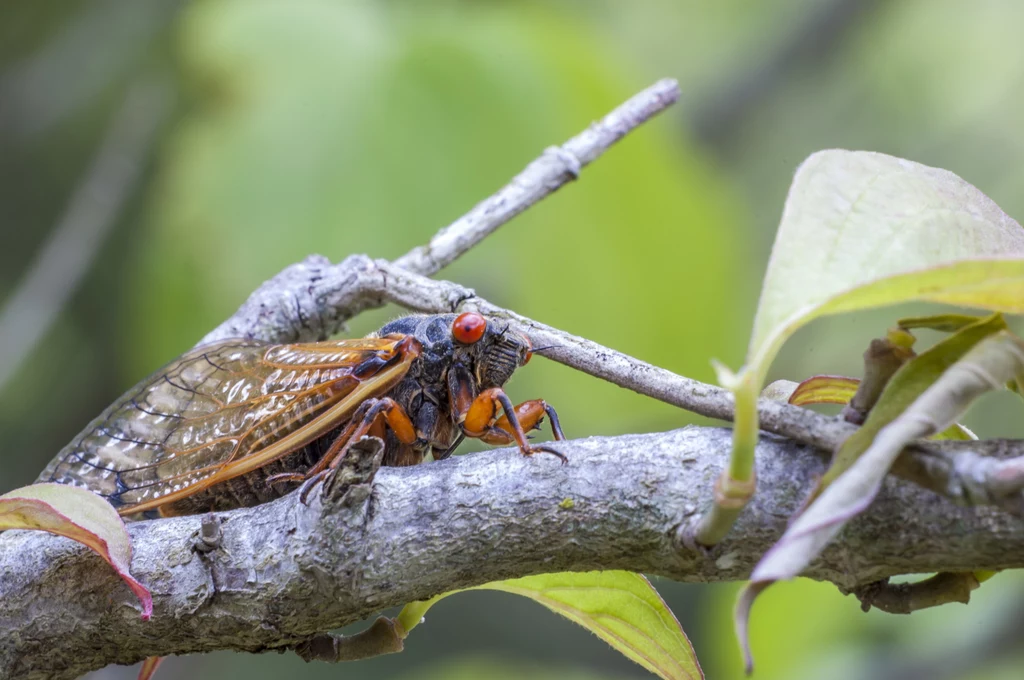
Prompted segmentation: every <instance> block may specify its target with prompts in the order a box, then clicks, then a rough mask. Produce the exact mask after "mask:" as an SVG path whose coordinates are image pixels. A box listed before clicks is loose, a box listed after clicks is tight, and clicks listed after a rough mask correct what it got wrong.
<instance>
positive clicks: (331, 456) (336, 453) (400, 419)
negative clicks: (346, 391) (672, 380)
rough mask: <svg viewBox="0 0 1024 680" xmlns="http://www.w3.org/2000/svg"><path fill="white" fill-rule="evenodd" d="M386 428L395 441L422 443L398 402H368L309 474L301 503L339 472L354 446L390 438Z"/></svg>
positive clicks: (385, 399)
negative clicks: (372, 438)
mask: <svg viewBox="0 0 1024 680" xmlns="http://www.w3.org/2000/svg"><path fill="white" fill-rule="evenodd" d="M385 425H387V427H388V428H389V429H390V430H391V431H392V432H394V433H395V437H396V438H397V439H398V441H400V442H401V443H403V444H414V443H416V441H417V440H418V437H417V436H416V427H415V426H414V425H413V424H412V420H411V419H410V418H409V415H408V414H407V413H406V412H405V409H404V408H402V407H401V405H399V403H398V402H397V401H395V400H394V399H392V398H391V397H381V398H380V399H367V400H366V401H365V402H363V403H362V404H360V406H359V408H358V409H356V412H355V413H353V414H352V419H351V420H350V421H349V424H348V425H347V426H346V427H345V429H344V430H342V431H341V434H339V435H338V436H337V438H336V439H335V440H334V443H333V444H331V448H329V449H327V452H326V453H325V454H324V455H323V457H322V458H320V460H318V461H317V463H316V465H314V466H313V467H311V468H310V469H309V470H308V471H307V472H306V474H305V475H304V477H305V481H304V482H303V484H302V487H300V491H299V500H301V501H302V502H303V503H305V502H306V497H307V496H308V495H309V491H310V489H312V488H313V487H314V486H315V485H316V483H317V482H319V481H321V480H322V479H323V478H324V477H325V476H327V475H329V474H330V473H332V472H333V471H334V470H335V469H337V467H338V465H340V464H341V461H342V460H343V459H344V458H345V454H346V453H348V449H349V447H350V446H351V445H352V444H353V443H355V442H357V441H359V440H360V439H362V438H363V436H365V435H368V434H370V435H373V436H376V437H380V438H383V437H384V435H385V434H386V430H385Z"/></svg>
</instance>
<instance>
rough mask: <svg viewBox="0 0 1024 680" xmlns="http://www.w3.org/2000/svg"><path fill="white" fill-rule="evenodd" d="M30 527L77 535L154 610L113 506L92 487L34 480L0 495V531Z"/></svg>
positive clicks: (149, 611)
mask: <svg viewBox="0 0 1024 680" xmlns="http://www.w3.org/2000/svg"><path fill="white" fill-rule="evenodd" d="M4 529H34V530H38V531H48V532H50V533H51V534H59V535H61V536H67V537H68V538H70V539H72V540H75V541H78V542H79V543H82V544H83V545H86V546H88V547H89V548H90V549H92V550H93V551H95V552H96V553H97V554H98V555H99V556H100V557H102V558H103V559H105V560H106V561H107V562H109V563H110V566H112V567H113V568H114V571H116V572H117V574H118V575H119V576H120V577H121V578H122V579H124V582H125V583H127V584H128V587H129V588H131V590H132V592H133V593H135V596H136V597H138V598H139V603H140V604H141V605H142V619H143V620H144V621H145V620H148V619H149V617H150V615H151V614H152V613H153V598H152V596H151V595H150V594H149V590H147V589H146V587H145V586H143V585H142V584H141V583H139V582H138V581H136V580H135V578H133V577H132V575H131V574H130V573H129V572H128V570H129V567H130V566H131V562H132V546H131V542H130V540H129V538H128V531H127V530H126V529H125V526H124V522H123V521H121V518H120V517H119V516H118V514H117V511H116V510H114V508H113V506H111V505H110V504H109V503H107V502H106V501H105V500H103V499H102V498H100V497H99V496H97V495H96V494H94V493H93V492H91V491H88V490H86V489H80V488H77V487H74V486H67V485H65V484H33V485H31V486H25V487H22V488H20V489H15V490H14V491H11V492H10V493H7V494H4V495H3V496H0V531H3V530H4Z"/></svg>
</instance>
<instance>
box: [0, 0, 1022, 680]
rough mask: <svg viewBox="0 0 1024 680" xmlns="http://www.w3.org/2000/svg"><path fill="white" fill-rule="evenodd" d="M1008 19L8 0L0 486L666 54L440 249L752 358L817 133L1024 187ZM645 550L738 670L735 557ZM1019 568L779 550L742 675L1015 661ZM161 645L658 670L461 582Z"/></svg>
mask: <svg viewBox="0 0 1024 680" xmlns="http://www.w3.org/2000/svg"><path fill="white" fill-rule="evenodd" d="M1022 25H1024V4H1021V3H1018V2H1015V1H1014V0H978V1H976V2H972V3H964V2H958V1H955V0H898V1H897V0H890V1H888V2H882V1H879V0H775V1H774V2H758V3H753V2H744V1H741V0H720V1H719V2H714V3H712V2H695V1H692V0H690V1H681V0H675V1H671V0H647V2H643V3H626V2H607V1H598V0H549V1H548V2H539V1H538V2H513V1H505V2H498V1H497V0H491V1H490V2H484V1H478V2H469V1H462V2H459V1H455V0H452V1H430V2H427V1H422V2H416V3H414V2H400V1H398V0H378V2H330V1H327V0H292V1H290V2H284V1H283V0H282V1H280V2H271V1H269V0H268V1H262V0H199V1H197V2H191V3H187V2H181V1H176V0H91V1H88V2H85V1H77V2H49V3H13V2H12V3H2V4H0V245H2V247H0V303H3V305H4V306H3V307H0V309H2V312H0V441H2V445H0V491H6V490H8V489H10V488H13V487H16V486H20V485H22V484H26V483H29V482H31V481H32V480H33V478H34V476H35V475H36V474H37V473H38V471H39V470H40V469H41V468H42V467H43V466H44V464H45V463H46V462H47V461H48V460H49V459H50V458H51V457H52V456H53V455H54V454H55V453H56V452H57V451H58V450H59V449H60V447H61V446H63V445H64V444H65V443H66V442H67V441H68V440H69V439H70V438H71V437H72V436H73V435H74V434H75V433H76V432H77V431H78V430H79V429H80V428H82V427H83V426H84V425H85V424H86V423H87V422H88V421H89V420H90V419H91V418H92V417H94V416H95V415H96V414H97V413H98V412H99V411H100V410H102V408H103V407H104V406H106V405H107V404H108V403H109V402H111V401H112V400H113V399H114V398H115V397H116V396H118V395H119V394H120V393H121V392H122V391H123V390H125V389H126V388H128V387H129V386H131V385H132V384H134V383H135V382H136V381H137V380H139V379H140V378H141V377H143V376H144V375H146V374H148V373H149V372H150V371H152V370H154V369H156V368H157V367H159V366H160V365H161V364H163V363H164V362H166V361H168V360H170V359H171V358H173V357H175V356H176V355H178V354H180V353H181V352H182V351H184V350H186V349H188V348H189V347H190V346H192V344H194V343H195V342H196V341H197V340H198V339H199V338H200V337H202V335H204V334H205V333H206V332H207V331H208V330H210V329H211V328H212V327H214V326H215V325H216V324H217V323H219V322H220V321H221V320H223V319H224V318H225V317H227V316H228V315H230V314H231V313H232V312H233V311H234V310H235V308H236V307H237V306H238V305H239V304H240V303H241V302H242V301H243V300H244V299H245V297H246V295H247V294H248V293H249V292H250V291H251V290H252V289H254V288H255V287H256V286H257V285H258V284H259V283H260V282H262V281H263V280H265V279H267V278H269V277H270V276H272V275H273V274H274V273H276V272H277V271H279V270H280V269H281V268H282V267H284V266H286V265H288V264H290V263H293V262H295V261H297V260H299V259H301V258H303V257H304V256H306V255H307V254H309V253H314V252H315V253H322V254H324V255H327V256H329V257H331V258H332V259H335V260H337V259H340V258H342V257H344V256H345V255H348V254H350V253H368V254H370V255H373V256H376V257H386V258H391V257H395V256H398V255H400V254H402V253H404V252H406V251H407V250H408V249H410V248H412V247H413V246H415V245H418V244H421V243H423V242H425V241H426V240H427V239H428V238H429V237H430V235H431V234H433V233H434V232H435V231H436V230H437V229H438V228H439V227H441V226H443V225H445V224H447V223H448V222H450V221H452V220H453V219H455V218H457V217H458V216H459V215H461V214H462V213H463V212H465V211H466V210H468V209H469V208H470V207H471V206H472V205H473V204H475V203H476V202H477V201H479V200H480V199H482V198H484V197H485V196H487V195H488V194H490V193H491V192H492V191H494V190H495V189H497V188H498V187H500V186H501V185H503V184H504V183H505V182H506V181H507V180H508V178H510V177H511V176H512V175H513V174H514V173H516V172H518V171H519V170H520V169H521V168H522V167H523V166H524V165H525V164H526V163H527V162H529V161H530V160H531V159H532V158H534V157H535V156H536V155H537V154H539V153H540V152H541V151H542V150H543V149H544V148H545V147H547V146H548V145H551V144H556V143H560V142H562V141H564V140H565V139H567V138H568V137H569V136H571V135H573V134H575V133H577V132H578V131H580V130H581V129H583V127H585V126H586V125H587V124H588V123H589V122H590V121H591V120H593V119H596V118H598V117H600V116H602V115H604V114H605V113H606V112H607V111H608V110H610V109H611V108H612V107H614V106H615V105H617V104H618V103H620V102H621V101H623V100H624V99H626V98H627V97H629V96H630V95H632V94H633V93H634V92H636V91H638V90H640V89H641V88H643V87H645V86H647V85H649V84H650V83H652V82H654V81H655V80H657V79H658V78H660V77H665V76H670V77H674V78H677V79H678V80H679V81H680V84H681V86H682V89H683V93H684V94H683V98H682V101H681V102H680V103H679V104H678V105H677V106H676V107H674V108H673V109H672V110H670V111H669V112H668V113H667V114H663V115H662V116H661V117H660V118H658V119H657V120H656V121H654V122H653V123H651V124H648V125H646V126H644V127H643V128H642V129H640V130H639V131H637V132H635V133H634V134H633V135H631V136H630V137H629V138H627V139H626V140H625V141H624V142H622V143H621V144H620V145H618V146H616V147H615V148H614V149H613V150H612V151H611V152H610V153H608V154H607V155H606V156H605V157H604V158H602V159H601V160H600V161H599V162H597V163H596V164H594V165H593V166H591V167H590V168H588V169H587V170H586V171H585V172H584V174H583V177H582V179H581V181H579V182H578V183H575V184H573V185H571V186H569V187H567V188H565V189H564V190H562V191H561V192H559V193H558V194H556V195H555V196H553V197H552V198H550V199H548V200H546V201H545V202H543V203H542V204H540V205H538V206H536V207H535V208H533V209H532V210H530V211H529V212H528V213H527V214H524V215H522V216H521V217H519V218H517V219H516V220H515V221H514V222H512V223H511V224H509V225H507V226H506V227H504V228H503V229H502V230H501V231H500V232H499V233H497V234H496V235H494V236H492V237H491V238H489V239H488V240H487V241H486V242H485V243H483V244H482V245H481V246H480V247H478V248H477V249H476V250H474V251H473V252H472V253H471V254H470V255H468V256H466V257H465V258H463V259H462V260H460V261H459V262H458V263H456V264H455V265H453V266H452V267H451V268H449V269H448V270H446V271H445V272H443V274H442V275H443V276H444V277H445V278H449V279H452V280H455V281H458V282H460V283H462V284H465V285H468V286H471V287H474V288H476V289H477V291H479V292H480V293H481V294H483V295H484V296H486V297H487V298H488V299H490V300H492V301H494V302H496V303H498V304H502V305H505V306H508V307H511V308H514V309H516V310H518V311H520V312H522V313H524V314H526V315H528V316H531V317H534V318H537V319H540V320H543V321H545V322H548V323H551V324H553V325H556V326H559V327H561V328H564V329H567V330H569V331H572V332H574V333H577V334H580V335H583V336H586V337H589V338H592V339H594V340H597V341H599V342H602V343H604V344H607V345H610V346H613V347H616V348H618V349H621V350H623V351H625V352H628V353H630V354H633V355H636V356H638V357H641V358H643V359H646V360H648V361H651V362H654V363H656V364H659V365H662V366H665V367H667V368H670V369H672V370H674V371H677V372H680V373H683V374H685V375H688V376H692V377H695V378H698V379H701V380H706V381H711V380H713V373H712V371H711V368H710V363H709V361H710V359H711V358H717V359H719V360H721V361H724V362H725V363H726V364H728V365H730V366H733V367H738V366H739V365H740V364H741V363H742V359H743V351H744V347H745V344H746V337H747V334H748V333H749V329H750V326H751V320H752V315H753V312H754V309H755V304H756V299H757V293H758V287H759V282H760V278H761V275H762V273H763V271H764V267H765V263H766V261H767V255H768V250H769V248H770V245H771V241H772V237H773V234H774V230H775V227H776V224H777V221H778V217H779V215H780V212H781V208H782V202H783V200H784V197H785V193H786V189H787V187H788V184H789V181H790V178H791V176H792V173H793V171H794V169H795V168H796V166H797V165H798V164H799V162H800V161H801V160H802V159H803V158H805V157H806V156H807V155H808V154H810V153H811V152H813V151H815V150H818V149H822V148H827V147H845V148H854V149H869V150H876V151H882V152H886V153H890V154H894V155H898V156H903V157H907V158H911V159H913V160H916V161H919V162H922V163H926V164H929V165H936V166H940V167H944V168H948V169H950V170H953V171H954V172H956V173H958V174H960V175H961V176H963V177H964V178H965V179H967V180H968V181H970V182H972V183H973V184H975V185H976V186H978V187H979V188H980V189H981V190H982V191H984V192H985V193H987V194H988V195H989V196H991V197H992V198H993V199H995V200H996V201H997V202H998V203H999V204H1000V205H1001V206H1002V207H1003V209H1004V210H1006V211H1007V212H1008V213H1009V214H1011V215H1016V216H1021V215H1024V192H1021V191H1020V190H1019V188H1020V185H1021V180H1022V175H1024V126H1022V125H1021V124H1020V115H1019V111H1020V109H1021V106H1022V105H1024V41H1021V40H1020V39H1019V32H1020V26H1022ZM917 311H920V310H919V309H917V308H912V309H911V308H908V309H897V310H887V311H884V312H876V313H872V314H861V315H855V316H851V317H840V318H833V319H826V320H823V321H820V322H816V323H815V324H813V325H812V326H811V327H810V328H808V329H806V330H805V331H802V332H801V333H800V334H799V335H798V337H797V338H796V339H795V340H794V341H792V342H791V343H790V345H789V346H787V348H786V350H785V351H784V352H783V354H782V356H781V357H780V359H779V361H778V362H777V363H776V365H775V368H774V370H773V377H783V376H785V377H790V378H795V379H800V378H803V377H806V376H807V375H810V374H813V373H815V372H833V373H847V374H854V375H856V374H857V373H858V369H859V363H860V359H859V355H860V353H861V351H862V350H863V348H864V347H865V346H866V343H867V341H868V340H869V339H870V338H871V337H872V336H874V335H877V334H879V333H881V332H882V331H883V330H884V328H885V327H886V325H887V324H888V323H890V322H891V321H892V319H894V318H896V316H897V315H898V314H903V313H909V312H917ZM396 313H397V311H396V310H385V311H382V312H379V313H375V314H367V315H365V316H363V317H360V318H358V319H356V320H355V321H354V323H353V324H352V332H353V333H354V334H356V335H360V334H362V333H364V332H365V331H368V330H370V329H372V328H375V327H376V326H378V325H379V324H380V322H381V321H382V320H383V319H384V318H387V317H388V316H393V315H394V314H396ZM49 319H52V323H49V322H48V320H49ZM511 392H512V394H513V396H514V397H517V398H532V397H537V396H544V397H545V398H547V399H548V400H549V401H550V402H552V403H553V404H555V405H556V406H557V407H558V408H559V410H560V412H561V414H562V420H563V422H564V424H565V428H566V431H567V432H568V433H569V434H570V436H573V435H575V436H583V435H590V434H617V433H625V432H642V431H653V430H662V429H669V428H675V427H680V426H683V425H685V424H687V423H692V422H699V421H698V420H696V419H694V418H692V417H690V416H688V415H687V414H685V413H683V412H680V411H678V410H675V409H672V408H669V407H667V406H665V405H663V404H659V403H656V402H654V401H652V400H649V399H644V398H641V397H638V396H636V395H633V394H631V393H628V392H626V391H625V390H622V389H619V388H616V387H613V386H610V385H606V384H603V383H600V382H597V381H595V380H593V379H590V378H587V377H586V376H583V375H580V374H576V373H574V372H572V371H570V370H568V369H566V368H563V367H560V366H557V365H553V364H552V363H550V362H545V361H534V362H533V363H531V364H530V366H529V369H528V370H524V371H521V372H520V374H519V375H517V377H516V379H515V380H514V382H513V383H512V385H511ZM1014 408H1015V404H1013V403H1012V402H1010V401H1007V400H1004V399H1001V398H1000V397H998V396H997V397H992V398H988V399H986V400H985V401H983V403H982V404H981V406H980V407H979V408H976V409H975V411H974V412H973V413H972V414H971V416H970V417H969V419H968V421H967V422H968V424H969V425H971V426H973V427H974V428H975V429H976V430H977V431H978V432H979V433H981V434H982V435H983V436H986V435H988V436H996V435H1000V436H1021V435H1022V434H1024V429H1022V428H1021V427H1020V426H1019V425H1018V423H1019V422H1020V419H1019V415H1018V413H1017V412H1016V411H1015V410H1014ZM908 549H913V546H908ZM657 585H658V587H659V588H660V589H661V590H662V592H663V594H664V595H665V597H666V599H667V600H668V602H669V604H670V605H671V606H672V608H673V610H674V611H675V613H676V615H677V616H678V617H679V619H680V620H681V621H682V622H683V624H684V627H685V628H686V630H687V632H688V633H689V635H690V637H691V640H692V641H693V643H694V645H695V647H696V649H697V652H698V655H699V657H700V659H701V661H702V663H703V665H704V669H705V672H706V673H707V676H708V677H709V678H714V679H717V678H735V677H740V676H741V670H740V661H739V656H738V651H737V647H736V642H735V639H734V637H733V634H732V630H731V612H732V605H733V601H734V598H735V593H736V590H737V587H738V586H737V585H736V584H718V585H681V584H676V583H672V582H667V581H664V580H662V581H658V582H657ZM1022 604H1024V583H1022V581H1021V579H1019V578H1016V577H1015V576H1014V575H1013V574H1002V575H999V576H997V577H996V578H994V579H993V580H991V581H990V582H988V583H986V584H985V586H984V587H983V588H982V589H981V590H980V591H978V592H977V593H976V595H975V598H974V601H973V602H972V603H971V605H970V606H969V607H962V606H958V605H956V606H949V607H944V608H941V609H938V610H935V611H930V612H921V613H918V614H915V615H913V616H912V617H909V618H908V617H890V616H886V615H883V614H877V613H874V612H873V613H871V614H867V615H865V614H863V613H861V611H860V609H859V606H858V603H857V602H856V601H855V600H853V599H852V598H849V597H844V596H842V595H841V594H840V593H839V592H838V591H837V590H836V589H835V588H834V587H832V586H830V585H828V584H819V583H813V582H810V581H806V580H798V581H795V582H793V583H788V584H782V585H779V586H777V587H776V588H773V589H772V590H771V591H769V592H768V594H767V595H765V596H764V597H763V598H762V599H761V600H760V601H759V602H758V604H757V606H756V607H755V609H754V616H753V628H752V635H753V639H754V651H755V655H756V657H757V661H758V670H757V675H756V677H757V678H759V679H760V680H771V679H776V678H786V679H789V680H793V679H800V678H818V677H822V676H825V675H827V676H828V677H830V678H837V679H843V678H868V677H870V678H892V679H894V680H895V679H897V678H949V679H953V678H986V679H989V678H993V679H994V678H1019V677H1021V674H1022V668H1024V656H1022V655H1021V653H1020V652H1018V651H1017V650H1019V649H1020V647H1019V646H1018V645H1015V643H1016V641H1017V640H1019V632H1020V630H1019V629H1020V628H1021V627H1022V626H1024V621H1022V620H1021V618H1020V617H1021V615H1020V614H1019V613H1018V612H1019V611H1021V610H1022V609H1024V607H1022ZM160 673H161V677H168V678H172V677H183V676H186V675H189V676H192V677H214V676H215V677H218V678H221V680H230V679H232V678H245V679H246V680H258V679H260V678H279V677H281V676H282V674H285V675H286V676H291V677H303V678H307V677H308V678H328V677H340V676H341V675H342V674H344V676H345V677H347V678H437V679H442V678H493V679H495V680H502V679H504V678H520V677H524V676H527V675H529V676H531V677H533V678H535V679H536V680H542V679H544V678H571V679H573V680H591V679H594V680H596V679H599V678H603V679H612V678H641V677H645V673H644V671H643V670H642V669H641V668H639V667H637V666H633V665H631V664H630V662H628V661H626V660H625V659H624V658H621V657H619V656H618V655H617V654H616V653H614V652H613V651H611V650H610V649H609V648H607V647H606V646H604V644H603V643H601V642H600V641H598V640H597V639H596V638H594V637H592V636H590V635H589V634H588V633H586V632H584V631H583V630H582V629H579V628H576V627H574V626H573V625H572V624H570V623H568V622H567V621H564V620H562V619H559V618H557V617H556V616H554V615H553V614H550V613H548V612H546V611H545V610H543V609H541V608H540V607H539V606H538V605H536V604H533V603H531V602H528V601H525V600H518V599H516V598H514V597H512V596H506V595H501V594H496V593H470V594H465V595H462V596H459V597H454V598H451V599H448V600H446V601H445V602H444V603H442V604H441V605H439V606H438V607H436V608H435V609H434V610H432V611H431V614H430V616H429V621H428V623H427V625H424V626H421V627H420V628H418V629H417V630H416V632H415V634H414V635H413V636H412V637H411V638H410V639H409V640H408V644H407V651H406V652H405V653H404V654H401V655H395V656H390V657H384V658H380V659H375V660H370V661H365V662H360V663H358V664H354V665H349V666H346V667H340V668H339V667H331V666H326V665H320V664H315V665H307V664H304V663H303V662H302V661H300V660H299V659H298V658H297V657H295V656H293V655H281V656H279V655H264V656H259V657H254V656H244V655H234V654H228V653H222V654H212V655H207V656H202V657H191V658H181V659H178V658H174V659H170V660H168V661H167V662H166V663H165V665H164V667H163V668H162V669H161V672H160ZM91 677H92V678H94V679H97V678H129V677H134V670H132V669H124V668H111V669H106V670H104V671H101V672H97V673H95V674H94V675H93V676H91Z"/></svg>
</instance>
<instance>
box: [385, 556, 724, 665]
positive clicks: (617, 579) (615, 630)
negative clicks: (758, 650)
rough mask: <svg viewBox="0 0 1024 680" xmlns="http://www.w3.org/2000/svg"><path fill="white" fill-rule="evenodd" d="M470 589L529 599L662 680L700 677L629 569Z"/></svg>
mask: <svg viewBox="0 0 1024 680" xmlns="http://www.w3.org/2000/svg"><path fill="white" fill-rule="evenodd" d="M469 590H501V591H504V592H507V593H514V594H516V595H522V596H523V597H528V598H530V599H531V600H534V601H535V602H539V603H540V604H542V605H544V606H545V607H547V608H548V609H550V610H551V611H553V612H555V613H556V614H561V615H562V616H564V617H566V618H567V619H570V620H571V621H575V622H576V623H578V624H580V625H581V626H583V627H584V628H586V629H587V630H589V631H590V632H592V633H594V634H595V635H597V636H598V637H599V638H601V639H602V640H604V641H605V642H607V643H608V644H610V645H611V646H612V647H614V648H615V649H617V650H618V651H619V652H621V653H622V654H623V655H625V656H626V657H628V658H630V659H632V660H633V661H635V662H636V663H638V664H640V665H641V666H643V667H644V668H646V669H647V670H649V671H650V672H652V673H654V674H656V675H657V676H658V677H660V678H666V679H669V678H671V679H673V680H675V679H678V678H687V679H690V680H694V679H696V678H703V677H704V674H703V672H702V671H701V669H700V664H698V662H697V656H696V654H694V651H693V647H692V646H691V645H690V641H689V640H688V639H687V638H686V633H684V632H683V629H682V628H681V627H680V625H679V622H678V621H677V620H676V618H675V616H674V615H673V614H672V612H671V610H669V608H668V606H667V605H666V604H665V601H664V600H662V599H661V596H660V595H658V592H657V591H656V590H655V589H654V586H652V585H651V583H650V582H649V581H648V580H647V579H646V578H644V577H643V576H642V575H640V574H634V573H632V572H628V571H590V572H566V573H558V574H540V575H537V576H526V577H524V578H518V579H510V580H508V581H496V582H494V583H486V584H484V585H482V586H477V587H476V588H470V589H469ZM455 592H462V591H453V592H452V593H444V594H443V595H438V596H437V597H435V598H432V599H430V600H427V601H425V602H412V603H410V604H408V605H406V606H405V608H404V609H403V610H402V613H401V614H399V616H398V621H399V623H400V624H401V625H402V627H403V628H405V630H406V631H409V630H411V629H412V628H413V627H415V626H416V625H417V624H419V622H420V621H421V619H422V617H423V615H424V614H425V613H426V611H427V609H429V608H430V607H431V606H433V605H434V603H436V602H437V601H439V600H441V599H443V598H445V597H447V596H448V595H452V594H454V593H455Z"/></svg>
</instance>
